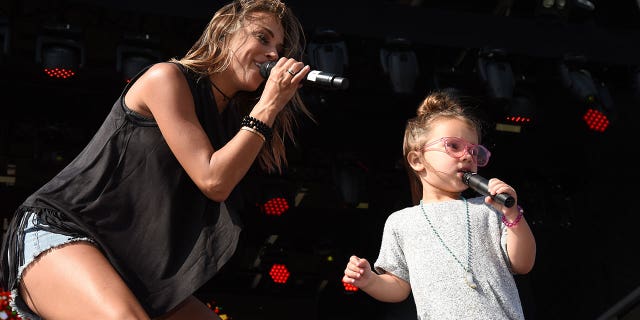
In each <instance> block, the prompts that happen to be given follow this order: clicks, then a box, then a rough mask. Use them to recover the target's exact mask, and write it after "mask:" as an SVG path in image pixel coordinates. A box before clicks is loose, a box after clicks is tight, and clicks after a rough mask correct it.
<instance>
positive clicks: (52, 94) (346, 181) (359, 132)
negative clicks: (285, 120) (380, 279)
mask: <svg viewBox="0 0 640 320" xmlns="http://www.w3.org/2000/svg"><path fill="white" fill-rule="evenodd" d="M566 2H567V5H566V7H565V8H564V9H562V10H560V9H558V8H557V7H554V8H555V9H554V8H552V9H545V8H543V7H542V6H541V4H540V2H539V1H535V0H523V1H519V0H512V1H507V0H505V1H483V2H479V1H468V0H465V1H453V0H452V1H428V0H424V1H413V2H412V1H400V0H398V1H381V0H376V1H341V2H338V1H304V0H299V1H290V2H289V4H290V5H291V6H292V8H293V10H294V11H295V12H297V13H298V15H299V17H300V20H301V21H302V23H303V24H304V26H305V31H306V32H307V33H308V40H309V42H313V41H315V42H316V43H319V42H320V41H323V40H324V41H326V42H330V43H331V42H336V41H337V42H342V43H343V44H344V46H343V47H340V48H342V50H345V51H344V52H345V55H344V56H343V59H344V64H341V65H340V66H341V67H343V69H342V72H341V73H342V75H343V76H345V77H347V78H348V79H349V80H350V83H351V86H350V87H349V88H348V89H347V90H343V91H330V90H321V89H315V88H303V89H302V92H303V94H304V97H305V101H306V102H307V104H308V105H309V107H310V108H311V110H312V112H313V113H314V114H315V116H316V118H317V123H313V122H311V121H302V122H301V123H300V130H299V135H298V138H299V139H298V141H297V142H298V144H297V145H293V144H291V145H290V148H289V162H290V163H289V166H288V167H287V168H286V170H285V172H284V173H283V174H282V175H275V174H271V175H267V174H258V173H256V174H255V175H252V177H251V181H252V182H253V183H254V184H253V185H254V187H253V188H252V189H251V193H250V196H249V197H248V201H247V204H248V205H247V207H246V210H244V212H243V220H244V222H245V224H246V226H245V229H244V232H243V234H242V238H241V242H240V244H239V247H238V250H237V251H236V254H235V256H234V257H233V259H232V260H231V261H230V262H229V263H228V264H227V265H226V266H225V267H224V268H223V269H222V271H221V272H220V273H219V274H218V276H216V277H215V278H214V279H212V280H211V281H210V283H208V284H207V285H205V286H204V287H202V288H200V290H199V291H198V295H199V297H200V298H201V299H203V300H205V301H207V302H210V303H211V304H212V306H213V307H216V306H217V307H219V308H221V310H222V311H221V312H222V313H224V314H227V315H228V316H229V317H230V318H231V319H240V320H243V319H318V320H321V319H415V315H414V312H415V311H414V307H413V305H412V303H413V302H412V301H411V300H410V299H409V300H407V301H406V302H404V303H399V304H385V303H380V302H377V301H375V300H373V299H371V298H369V297H368V296H367V295H366V294H363V293H362V292H347V291H345V290H344V287H343V285H342V283H341V282H340V281H341V276H342V270H344V266H345V264H346V262H347V260H348V257H349V256H350V255H351V254H358V255H360V256H364V257H366V258H368V259H369V260H370V261H375V259H376V257H377V250H378V246H379V242H380V239H381V234H382V227H383V224H384V221H385V219H386V217H387V216H388V215H389V214H390V213H391V212H393V211H395V210H397V209H400V208H402V207H405V206H407V205H409V192H408V189H407V185H406V180H405V179H406V174H405V173H404V171H403V169H402V168H401V165H400V159H401V146H402V135H403V128H404V121H405V120H406V119H407V118H409V117H410V116H412V115H413V113H414V111H415V108H416V106H417V104H418V103H419V101H420V100H421V99H422V98H423V97H424V96H425V95H426V94H427V92H429V91H430V90H433V89H437V88H445V87H454V88H457V89H459V90H461V91H463V92H464V93H466V94H467V95H469V96H471V97H473V98H474V99H475V100H474V101H475V104H476V105H478V106H479V107H480V108H481V110H483V111H484V114H485V115H486V118H487V121H488V122H489V123H490V124H491V125H490V126H488V127H487V132H486V135H485V139H484V143H485V145H487V146H488V147H489V148H490V149H491V151H492V153H493V156H492V162H491V163H490V165H489V166H488V167H486V168H483V169H481V171H480V173H481V174H482V175H483V176H486V177H493V176H495V177H500V178H502V179H503V180H505V181H507V182H509V183H510V184H511V185H513V186H515V187H516V190H517V191H518V194H519V199H520V203H521V204H522V205H523V207H525V210H526V216H527V220H528V221H529V223H530V224H531V226H532V229H533V232H534V234H535V236H536V240H537V245H538V254H537V260H536V265H535V267H534V269H533V271H532V272H531V273H530V274H528V275H525V276H517V277H516V280H517V282H518V285H519V289H520V294H521V298H522V301H523V306H524V309H525V313H526V316H527V319H597V318H598V317H599V316H600V315H603V314H604V313H605V312H607V311H608V310H610V309H612V308H613V307H614V305H616V304H617V303H619V302H620V301H621V300H623V299H625V298H626V299H627V300H629V301H630V302H629V303H627V304H625V305H624V306H623V307H622V308H620V309H619V310H620V312H619V315H618V316H619V318H620V319H639V318H640V316H639V314H640V311H639V310H638V307H637V305H638V297H637V296H638V295H637V293H636V294H635V295H632V292H633V291H634V290H637V288H638V287H639V286H640V275H639V272H638V271H639V270H640V261H639V259H638V254H639V252H640V250H639V245H638V244H639V236H638V222H639V220H640V219H639V218H638V209H637V202H636V200H637V198H635V196H637V192H636V189H635V187H634V185H635V183H636V182H637V179H638V178H639V175H638V173H637V169H638V168H637V166H638V163H639V162H638V157H637V152H638V151H637V150H636V148H637V138H638V136H639V135H638V133H637V128H638V127H637V124H636V121H637V119H638V116H639V109H640V91H639V90H640V88H638V86H639V83H638V82H639V81H640V76H639V74H638V70H639V69H638V66H639V65H640V46H639V45H638V42H639V40H640V13H639V11H640V9H639V5H640V4H638V3H637V2H636V1H632V0H620V1H604V0H600V1H593V0H592V1H591V3H592V4H594V5H595V9H594V10H590V9H588V8H586V7H585V4H584V1H582V3H583V4H582V6H581V5H580V1H571V0H567V1H566ZM0 4H1V7H0V31H1V32H2V43H4V46H3V48H4V50H3V51H2V59H1V60H0V71H1V73H0V74H2V77H0V93H1V95H0V96H1V97H2V102H1V108H0V111H1V113H0V170H1V172H0V176H2V180H0V182H2V183H1V184H0V185H1V186H0V214H2V215H3V216H4V217H6V218H8V217H10V216H11V214H12V212H13V210H14V209H15V208H16V207H17V205H19V203H20V202H21V201H22V200H23V199H24V198H25V197H26V196H28V195H29V194H30V193H31V192H33V191H34V190H35V189H36V188H38V187H39V186H40V185H41V184H43V183H44V182H46V181H47V180H48V179H50V178H51V177H52V176H53V175H54V174H55V173H56V172H57V171H58V170H60V169H61V168H62V167H64V166H65V165H66V164H67V163H68V162H69V161H70V160H71V159H73V157H74V156H75V155H76V154H77V153H78V152H79V151H80V150H81V148H82V147H84V145H85V143H86V142H87V141H88V140H89V139H90V138H91V136H92V134H93V133H94V132H95V131H96V130H97V128H98V126H99V125H100V123H101V121H102V119H103V118H104V116H105V115H106V114H107V112H108V111H109V109H110V108H111V106H112V104H113V102H114V101H115V99H116V97H117V96H118V95H119V93H120V91H121V90H122V88H123V87H124V81H123V75H122V73H121V72H119V71H118V70H117V68H116V65H117V58H116V56H117V55H116V53H117V47H118V45H119V44H121V43H123V41H126V39H129V40H130V39H131V36H137V35H145V34H146V35H149V36H150V37H149V39H148V40H144V41H137V42H136V41H133V42H132V43H136V44H140V43H142V44H144V45H148V46H149V48H153V50H155V51H154V52H159V53H161V54H160V55H159V58H160V59H162V60H165V59H167V58H169V57H173V56H180V55H182V54H184V52H186V50H187V49H188V48H189V47H190V46H191V44H192V43H193V42H194V41H195V40H196V39H197V37H198V36H199V35H200V32H201V31H202V30H203V28H204V26H205V25H206V23H207V22H208V19H209V17H210V16H211V15H212V14H213V12H214V11H215V10H216V9H217V8H219V7H220V6H221V4H222V2H220V1H204V0H198V1H185V2H182V3H175V2H168V1H148V0H145V1H124V0H112V1H101V0H84V1H81V0H77V1H66V0H60V1H17V0H0ZM45 23H69V24H70V25H72V26H74V27H77V28H79V29H80V30H81V31H80V32H78V33H76V34H75V36H76V38H77V39H78V41H81V42H82V43H83V46H84V47H83V49H82V50H83V51H84V55H85V60H84V64H83V66H82V68H80V69H79V70H78V72H77V74H76V75H75V76H74V77H72V78H70V79H65V80H60V79H52V78H49V77H47V76H45V74H44V73H43V72H42V71H41V66H40V65H39V64H38V63H36V52H37V51H38V49H37V40H36V39H37V38H38V36H39V35H41V32H42V31H43V25H44V24H45ZM328 30H332V31H333V33H331V32H327V31H328ZM322 34H324V35H325V37H324V38H323V37H321V36H320V35H322ZM331 34H333V37H329V38H327V37H326V36H327V35H331ZM398 38H402V39H405V41H404V42H400V41H395V42H394V41H390V40H391V39H398ZM130 42H131V41H130ZM2 43H0V45H1V44H2ZM392 43H395V45H392ZM492 49H500V50H497V51H496V50H493V51H492ZM381 50H383V51H384V50H386V52H388V51H393V52H406V51H412V52H414V53H415V57H416V58H417V60H416V65H415V68H412V70H419V73H418V74H416V75H415V78H412V81H411V83H412V84H414V87H413V88H411V89H410V90H408V91H407V92H396V91H394V90H393V87H392V86H391V81H390V77H391V74H388V73H385V72H384V68H383V66H382V62H381V59H380V52H381ZM487 52H488V53H491V52H493V53H494V55H490V54H487ZM496 53H497V54H496ZM496 56H497V57H498V59H499V60H500V61H502V62H504V61H506V62H508V63H510V66H511V69H512V70H513V75H514V83H515V89H514V91H513V92H514V97H516V96H517V97H523V96H524V97H527V98H528V99H529V101H531V104H532V106H533V108H534V110H535V111H534V113H533V115H532V118H533V121H532V122H531V123H529V124H527V125H524V126H522V127H520V128H521V131H520V132H519V133H516V132H509V131H501V130H496V129H495V127H496V125H497V124H498V123H502V122H503V118H504V115H505V114H506V112H507V111H508V109H507V108H506V107H505V106H507V104H505V103H504V102H501V101H498V100H496V99H494V98H493V97H492V96H491V95H490V94H489V93H488V90H487V87H488V86H487V83H485V82H484V81H482V80H481V77H480V75H479V69H478V57H484V58H486V59H489V58H495V57H496ZM306 58H307V59H308V61H307V63H314V62H315V63H316V64H312V67H316V66H317V65H320V63H319V62H318V60H317V58H313V57H312V55H308V56H307V57H306ZM314 59H316V60H314ZM563 63H564V64H565V65H567V66H568V67H569V68H570V69H571V70H577V69H585V70H588V71H589V72H590V73H591V75H592V77H593V79H594V84H595V86H596V87H598V88H600V89H603V88H604V89H606V91H602V90H601V91H600V92H601V96H600V98H601V102H602V104H603V105H605V107H606V108H607V109H606V111H607V112H608V116H609V119H610V121H611V123H610V125H609V127H608V128H607V130H606V131H604V132H594V131H591V130H589V129H588V128H587V126H586V125H585V123H584V122H583V121H582V120H581V119H580V117H581V115H582V113H583V112H584V105H583V102H581V101H579V100H578V99H576V97H575V96H574V95H572V93H571V90H569V89H568V88H566V87H565V86H563V85H562V79H563V78H562V77H561V76H560V74H559V72H558V65H560V64H563ZM318 69H320V68H318ZM602 92H605V93H608V96H609V97H610V99H606V97H607V95H606V94H605V93H602ZM623 142H624V143H623ZM13 179H15V181H14V180H13ZM278 192H281V194H280V196H282V197H284V198H285V199H287V200H289V201H290V208H289V210H287V211H286V212H285V213H284V214H283V215H282V216H279V217H272V216H265V214H264V212H262V211H261V210H260V205H259V204H260V203H262V202H264V201H265V200H266V199H268V198H269V197H272V196H274V195H276V194H277V193H278ZM5 222H6V221H5ZM272 263H282V264H285V265H286V267H287V269H288V271H289V272H290V277H289V279H288V281H287V283H286V284H277V283H274V282H273V281H271V279H270V277H269V274H268V271H269V267H270V266H271V264H272ZM460 307H461V308H464V302H461V305H460Z"/></svg>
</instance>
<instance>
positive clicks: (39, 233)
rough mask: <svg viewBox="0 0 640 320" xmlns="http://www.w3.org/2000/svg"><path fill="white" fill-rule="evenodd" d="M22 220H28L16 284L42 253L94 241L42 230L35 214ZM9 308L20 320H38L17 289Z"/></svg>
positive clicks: (28, 215) (12, 291) (41, 224)
mask: <svg viewBox="0 0 640 320" xmlns="http://www.w3.org/2000/svg"><path fill="white" fill-rule="evenodd" d="M22 219H28V220H27V221H26V222H27V223H26V224H24V226H25V227H24V263H23V264H22V265H20V266H19V267H18V278H17V279H18V283H20V281H21V280H22V272H23V271H24V270H25V268H27V267H28V266H29V265H30V264H31V263H32V262H34V261H35V260H36V259H38V258H39V257H40V256H41V255H42V254H43V253H46V252H48V251H50V250H53V249H55V248H58V247H60V246H62V245H65V244H68V243H71V242H75V241H88V242H90V243H94V244H95V241H93V240H91V239H89V238H82V237H74V236H68V235H65V234H61V233H55V232H51V231H48V230H44V229H43V228H42V227H43V226H47V225H46V224H43V223H42V222H38V217H37V215H36V214H34V213H31V212H27V213H25V214H24V216H23V217H22ZM10 305H11V307H12V308H13V310H14V311H16V312H17V313H18V315H19V316H20V317H21V318H22V319H40V318H39V317H37V316H36V315H35V314H34V313H33V311H32V310H31V309H29V307H28V306H27V305H26V303H25V302H24V300H23V299H22V297H20V296H19V289H18V288H16V289H13V290H11V302H10Z"/></svg>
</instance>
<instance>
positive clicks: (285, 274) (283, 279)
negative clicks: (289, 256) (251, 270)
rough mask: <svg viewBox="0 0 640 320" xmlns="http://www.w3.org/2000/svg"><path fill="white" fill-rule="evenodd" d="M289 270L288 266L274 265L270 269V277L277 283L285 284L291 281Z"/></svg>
mask: <svg viewBox="0 0 640 320" xmlns="http://www.w3.org/2000/svg"><path fill="white" fill-rule="evenodd" d="M290 275H291V274H290V273H289V270H288V269H287V266H286V265H284V264H281V263H274V264H273V265H272V266H271V269H269V276H270V277H271V280H273V282H275V283H280V284H285V283H287V280H289V276H290Z"/></svg>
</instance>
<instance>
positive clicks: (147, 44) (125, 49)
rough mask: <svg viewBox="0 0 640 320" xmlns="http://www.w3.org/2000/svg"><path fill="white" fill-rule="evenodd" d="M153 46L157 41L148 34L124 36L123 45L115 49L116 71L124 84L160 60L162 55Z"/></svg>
mask: <svg viewBox="0 0 640 320" xmlns="http://www.w3.org/2000/svg"><path fill="white" fill-rule="evenodd" d="M155 46H157V41H155V39H152V37H151V36H150V35H149V34H142V35H125V37H124V40H123V43H121V44H119V45H118V47H117V48H116V71H118V72H119V73H120V74H121V75H122V77H123V79H124V81H125V82H129V81H131V79H132V78H133V77H134V76H135V75H136V74H138V72H140V70H142V69H143V68H145V67H147V66H149V65H151V64H154V63H157V62H160V61H161V60H162V53H161V52H160V51H159V50H157V49H155V48H154V47H155Z"/></svg>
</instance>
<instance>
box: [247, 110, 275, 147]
mask: <svg viewBox="0 0 640 320" xmlns="http://www.w3.org/2000/svg"><path fill="white" fill-rule="evenodd" d="M240 126H241V127H248V128H251V129H253V130H255V131H256V132H259V133H260V134H261V135H262V136H263V137H264V139H265V141H271V137H272V136H273V130H272V129H271V128H270V127H269V126H268V125H267V124H266V123H264V122H262V121H260V120H258V119H256V118H254V117H252V116H248V115H247V116H244V118H242V121H241V122H240Z"/></svg>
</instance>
